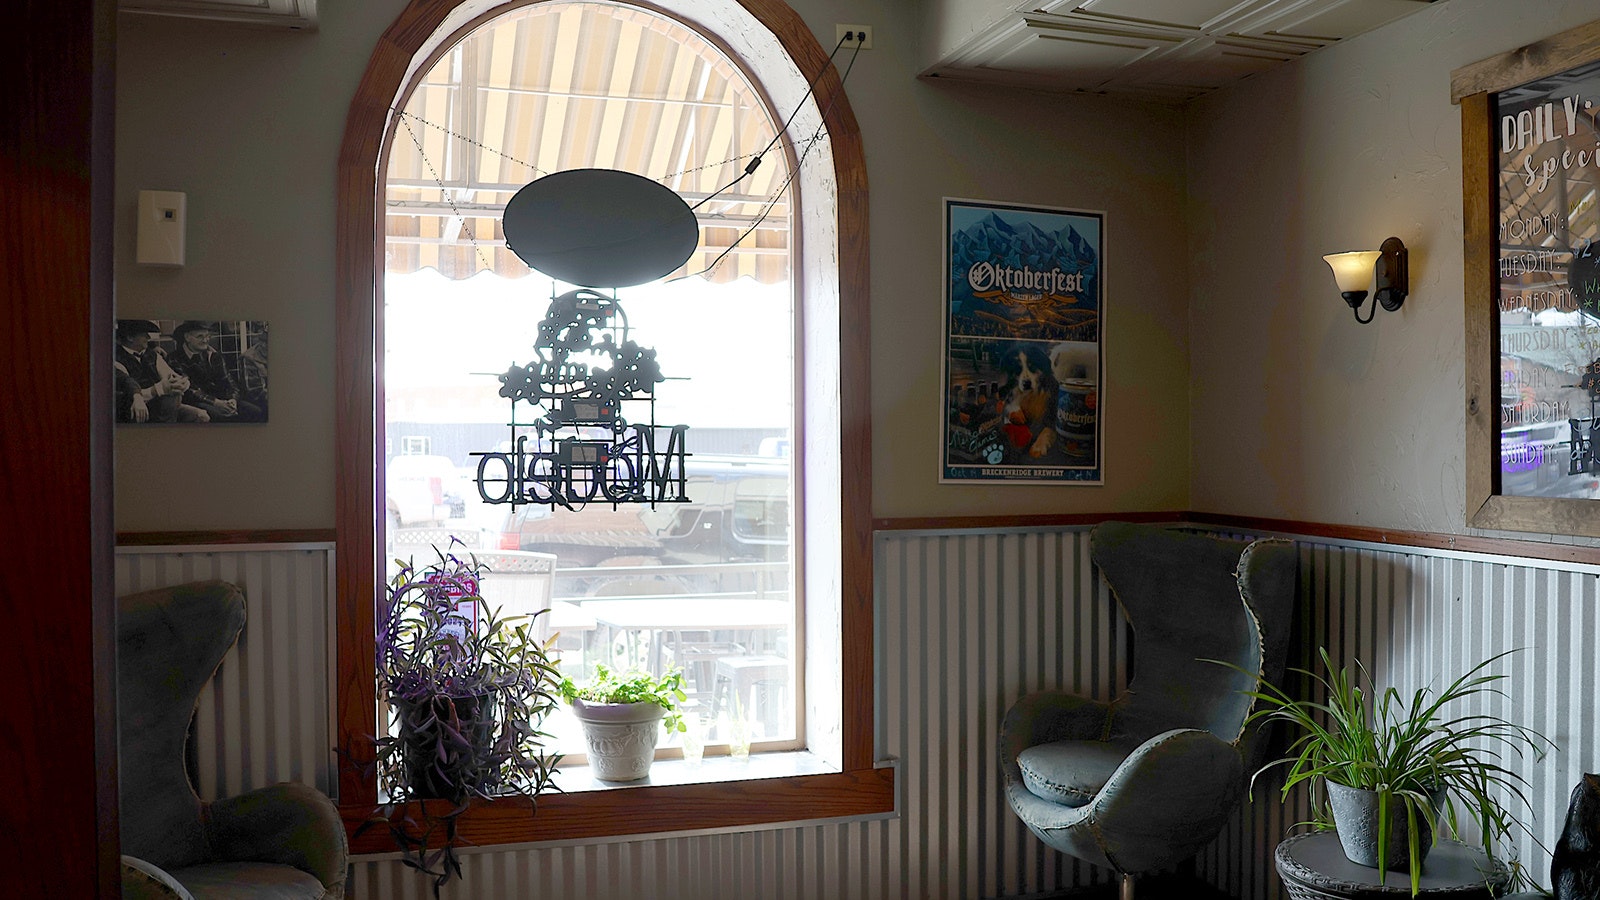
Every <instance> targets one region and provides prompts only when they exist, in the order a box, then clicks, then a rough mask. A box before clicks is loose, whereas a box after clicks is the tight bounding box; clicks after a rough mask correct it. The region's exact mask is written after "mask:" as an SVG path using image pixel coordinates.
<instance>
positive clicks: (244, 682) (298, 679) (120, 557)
mask: <svg viewBox="0 0 1600 900" xmlns="http://www.w3.org/2000/svg"><path fill="white" fill-rule="evenodd" d="M213 578H218V579H221V580H223V581H230V582H232V583H234V584H236V585H238V586H239V587H240V588H242V589H243V590H244V595H245V626H244V631H243V632H242V633H241V634H240V635H239V641H238V643H237V644H235V645H234V647H233V649H232V650H229V651H228V655H227V656H225V657H223V660H222V665H221V667H220V668H218V670H217V676H216V677H215V678H213V679H212V680H211V682H210V683H208V684H207V685H206V687H205V688H204V689H203V690H202V691H201V693H200V708H199V710H198V718H197V722H196V735H195V737H196V741H195V743H196V747H197V749H198V762H199V767H198V775H199V784H198V785H196V789H197V790H198V792H199V794H200V796H201V797H202V798H204V799H207V800H213V799H216V798H218V797H229V796H232V795H234V794H239V793H243V792H244V791H248V790H253V789H255V788H258V787H264V786H266V785H269V784H274V783H276V782H279V781H301V782H305V783H306V784H310V785H315V786H316V787H317V788H319V789H321V790H322V791H324V792H326V791H328V790H330V783H331V780H332V779H331V778H330V777H329V776H330V774H331V773H332V771H333V768H332V767H333V739H332V737H331V735H332V733H333V726H332V710H333V699H332V698H333V676H332V672H333V647H332V644H331V640H330V639H331V637H332V632H331V631H330V629H329V614H330V611H331V607H330V605H329V599H330V598H331V597H332V596H333V589H332V578H333V545H332V544H330V543H309V544H248V545H246V544H239V545H217V546H204V547H202V546H185V547H118V548H117V555H116V575H115V579H116V592H117V594H118V595H119V596H120V595H122V594H127V593H132V592H134V591H142V590H147V589H150V588H158V587H168V586H170V585H175V584H182V583H184V582H189V581H202V580H207V579H213Z"/></svg>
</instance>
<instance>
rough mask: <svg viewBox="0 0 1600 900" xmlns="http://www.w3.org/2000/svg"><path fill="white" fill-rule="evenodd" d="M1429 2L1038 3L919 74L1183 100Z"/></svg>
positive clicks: (1228, 0)
mask: <svg viewBox="0 0 1600 900" xmlns="http://www.w3.org/2000/svg"><path fill="white" fill-rule="evenodd" d="M941 2H945V3H959V2H963V0H941ZM1432 2H1434V0H1053V2H1052V0H1044V2H1035V3H1025V4H1022V5H1021V8H1019V9H1017V10H1016V12H1015V13H1014V14H1013V16H1011V17H1007V18H1005V19H1003V20H1001V21H999V22H996V23H995V24H994V25H991V26H990V27H989V28H987V29H985V30H983V31H982V32H981V33H979V34H976V35H974V36H973V37H972V38H971V39H969V40H967V41H966V42H965V43H963V44H962V45H961V46H959V47H956V48H955V49H953V50H951V51H950V52H949V53H947V54H946V55H945V56H944V58H943V59H941V60H939V61H938V62H936V63H935V64H934V65H932V66H930V67H929V68H928V69H927V70H925V71H924V72H923V74H924V75H929V76H932V75H938V76H946V77H953V78H976V79H980V80H983V81H989V82H998V83H1008V78H1009V79H1010V81H1009V83H1014V84H1018V85H1026V86H1029V87H1036V88H1044V89H1046V90H1061V91H1075V90H1093V91H1102V92H1118V93H1128V94H1133V95H1138V96H1144V97H1164V98H1173V97H1181V99H1189V98H1190V97H1194V96H1199V95H1200V94H1203V93H1205V92H1207V91H1209V90H1214V89H1216V88H1219V87H1222V86H1224V85H1227V84H1229V83H1231V82H1234V81H1238V80H1240V79H1243V78H1248V77H1249V76H1251V75H1254V74H1257V73H1259V72H1262V71H1265V70H1266V69H1269V68H1272V67H1273V66H1276V65H1280V64H1282V63H1283V62H1286V61H1288V60H1291V59H1294V58H1296V57H1299V56H1303V55H1305V54H1306V53H1310V52H1312V51H1315V50H1317V49H1319V48H1321V47H1323V46H1326V45H1327V44H1329V43H1332V42H1334V41H1337V40H1341V39H1344V38H1348V37H1353V36H1354V35H1357V34H1360V33H1362V32H1365V31H1370V30H1372V29H1373V28H1376V27H1378V26H1380V25H1384V24H1387V23H1389V22H1391V21H1394V20H1395V19H1398V18H1400V17H1402V16H1405V15H1407V14H1409V13H1413V12H1417V11H1418V10H1422V9H1426V8H1427V6H1428V4H1429V3H1432Z"/></svg>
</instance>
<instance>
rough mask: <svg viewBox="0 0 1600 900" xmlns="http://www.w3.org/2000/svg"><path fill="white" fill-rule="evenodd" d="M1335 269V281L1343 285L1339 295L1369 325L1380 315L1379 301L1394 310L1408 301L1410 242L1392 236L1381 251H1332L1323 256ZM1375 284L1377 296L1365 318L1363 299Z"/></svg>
mask: <svg viewBox="0 0 1600 900" xmlns="http://www.w3.org/2000/svg"><path fill="white" fill-rule="evenodd" d="M1323 260H1324V261H1326V262H1327V264H1328V268H1330V269H1332V270H1333V280H1334V281H1335V282H1337V283H1338V285H1339V295H1340V296H1342V297H1343V298H1344V302H1345V303H1347V304H1349V306H1350V310H1351V312H1354V313H1355V316H1356V321H1357V322H1360V323H1362V324H1363V325H1365V324H1366V323H1368V322H1371V321H1372V317H1373V316H1374V315H1376V314H1377V312H1378V306H1379V304H1382V305H1383V308H1384V309H1387V310H1389V311H1390V312H1393V311H1394V310H1397V309H1399V308H1400V305H1401V304H1402V303H1404V302H1405V299H1406V294H1407V292H1408V290H1409V277H1408V273H1407V264H1406V245H1405V244H1404V243H1402V242H1401V241H1400V239H1399V238H1396V237H1392V238H1389V239H1388V240H1386V241H1384V242H1383V246H1382V247H1381V248H1379V249H1377V250H1353V251H1351V252H1349V253H1330V254H1328V255H1327V256H1324V257H1323ZM1368 285H1372V286H1374V287H1375V290H1374V291H1373V293H1374V294H1375V295H1376V296H1375V297H1374V299H1373V302H1372V308H1371V309H1370V310H1369V311H1368V312H1367V317H1366V318H1364V319H1363V318H1362V317H1361V301H1363V300H1365V299H1367V287H1368Z"/></svg>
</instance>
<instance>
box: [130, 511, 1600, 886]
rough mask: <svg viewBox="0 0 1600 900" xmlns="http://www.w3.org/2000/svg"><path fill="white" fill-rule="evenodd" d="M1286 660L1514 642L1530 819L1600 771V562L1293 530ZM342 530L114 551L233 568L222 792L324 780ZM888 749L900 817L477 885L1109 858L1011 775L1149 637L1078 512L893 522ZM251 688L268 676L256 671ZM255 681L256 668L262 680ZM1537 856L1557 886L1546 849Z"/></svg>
mask: <svg viewBox="0 0 1600 900" xmlns="http://www.w3.org/2000/svg"><path fill="white" fill-rule="evenodd" d="M1299 548H1300V560H1301V602H1300V608H1301V614H1300V621H1299V626H1298V629H1297V632H1298V633H1297V636H1296V638H1295V645H1294V649H1293V651H1292V655H1293V657H1294V658H1293V661H1292V663H1293V664H1303V663H1304V662H1305V661H1306V660H1308V659H1311V658H1314V655H1315V651H1316V648H1317V647H1318V646H1321V645H1326V646H1327V647H1328V648H1329V650H1330V652H1331V653H1332V654H1333V656H1334V657H1335V658H1336V659H1351V658H1359V659H1361V660H1362V661H1363V662H1365V663H1366V664H1367V665H1368V666H1369V667H1371V669H1372V670H1373V674H1374V676H1375V677H1376V678H1377V679H1378V681H1379V683H1380V685H1386V684H1393V685H1395V686H1397V687H1399V688H1401V689H1402V690H1409V689H1411V688H1412V687H1414V686H1419V685H1422V684H1425V683H1433V684H1435V685H1436V686H1438V684H1439V682H1440V681H1442V680H1444V681H1447V680H1448V679H1449V678H1451V677H1454V676H1455V675H1457V674H1460V673H1461V672H1463V671H1465V670H1466V668H1468V667H1470V666H1471V665H1472V664H1474V663H1475V662H1477V661H1478V660H1481V659H1483V658H1486V657H1488V656H1491V655H1493V654H1495V653H1497V652H1499V651H1501V650H1505V649H1511V648H1516V647H1526V648H1529V649H1528V650H1526V651H1524V652H1521V653H1519V654H1516V655H1515V656H1513V657H1512V658H1510V659H1509V660H1508V661H1507V662H1506V663H1505V664H1504V665H1503V666H1502V668H1501V669H1500V670H1501V671H1504V672H1506V673H1508V674H1510V675H1511V676H1512V677H1511V678H1510V679H1509V680H1508V681H1507V682H1505V683H1503V685H1502V686H1503V687H1504V689H1505V691H1506V694H1507V696H1505V697H1504V698H1495V697H1485V698H1483V700H1484V702H1485V704H1486V706H1485V708H1488V709H1492V710H1494V711H1495V712H1497V713H1498V714H1500V715H1503V716H1505V717H1507V718H1510V719H1512V720H1514V721H1517V722H1519V723H1521V724H1523V725H1527V726H1529V727H1532V728H1535V729H1538V730H1539V731H1542V732H1543V733H1544V734H1546V735H1548V736H1549V737H1550V738H1551V739H1552V740H1554V741H1555V742H1556V743H1557V744H1558V745H1559V747H1560V750H1559V751H1558V752H1556V753H1552V754H1551V755H1550V756H1549V757H1548V758H1547V759H1545V760H1544V761H1543V762H1542V763H1540V764H1537V765H1535V764H1534V763H1532V762H1529V761H1520V762H1519V761H1513V762H1512V765H1513V766H1514V767H1515V768H1517V769H1518V771H1521V772H1523V773H1524V774H1525V775H1526V776H1527V778H1528V780H1529V782H1530V786H1529V791H1528V795H1529V797H1530V799H1531V800H1532V801H1533V804H1534V816H1533V819H1532V827H1533V828H1534V831H1535V833H1536V834H1537V835H1538V836H1539V839H1540V840H1541V841H1542V842H1543V843H1544V844H1545V845H1546V846H1554V837H1555V834H1556V829H1557V828H1558V827H1559V823H1560V821H1561V820H1562V818H1563V816H1564V814H1565V809H1566V800H1567V795H1568V793H1569V792H1570V791H1571V788H1572V785H1573V784H1575V783H1576V782H1577V780H1578V778H1579V777H1580V774H1581V773H1582V772H1583V771H1584V770H1586V769H1587V770H1589V771H1594V770H1597V769H1600V734H1597V729H1600V709H1597V706H1600V693H1597V692H1596V686H1597V684H1600V659H1597V656H1600V650H1597V647H1600V602H1597V596H1596V591H1597V583H1600V568H1597V567H1593V566H1573V565H1558V564H1554V563H1542V562H1536V561H1528V560H1515V559H1508V558H1500V557H1488V556H1483V555H1473V554H1465V553H1457V552H1453V551H1430V550H1410V549H1408V550H1404V551H1397V550H1396V549H1395V548H1393V547H1385V546H1379V545H1371V544H1349V543H1340V542H1330V541H1321V540H1301V541H1299ZM330 555H331V551H330V550H328V549H326V548H324V549H320V550H317V549H306V548H303V547H300V546H290V547H274V548H198V549H196V548H185V552H175V551H170V550H169V551H155V550H144V549H142V548H131V549H127V550H123V551H119V555H118V562H117V586H118V589H119V591H122V590H130V589H135V588H139V587H146V586H158V585H162V584H172V583H176V582H179V581H185V580H189V579H191V578H206V577H222V578H228V579H231V580H235V581H237V582H239V583H240V584H242V585H243V586H244V587H245V589H246V592H247V594H248V596H249V600H250V604H251V606H250V625H249V626H248V627H247V629H246V640H245V642H244V643H243V644H242V645H241V647H240V649H239V651H237V653H238V658H237V660H235V659H234V658H233V657H230V659H229V661H228V662H226V663H224V672H223V675H222V677H221V679H220V681H219V686H218V688H217V696H216V697H213V698H211V699H208V700H205V701H203V702H202V713H203V716H208V717H209V719H206V718H203V719H202V737H203V739H204V740H206V741H210V742H211V743H209V744H207V745H204V746H203V747H202V752H201V758H202V760H203V761H207V760H209V761H207V762H205V763H204V765H205V766H209V768H206V769H203V772H202V780H203V781H205V782H206V785H204V792H205V793H207V794H208V795H212V794H218V793H234V792H236V791H238V790H242V789H245V788H249V787H252V786H254V785H256V784H259V783H265V782H270V781H275V780H279V779H282V778H299V779H301V780H308V781H311V782H312V783H315V784H317V785H318V786H320V787H324V788H325V787H326V785H327V771H328V764H329V763H328V758H329V754H328V750H327V748H328V746H329V740H328V712H329V705H328V704H329V700H328V696H327V687H326V686H327V684H328V678H327V671H328V669H327V668H326V666H327V664H328V656H329V654H328V650H327V629H326V610H327V607H326V601H327V598H328V596H330V593H329V586H328V583H327V572H328V570H329V569H330V568H331V567H329V566H328V565H327V563H328V562H329V557H330ZM876 560H877V564H876V565H877V568H876V571H877V579H878V583H877V585H876V598H877V634H878V648H877V665H878V677H877V685H878V690H879V692H880V693H879V695H878V710H879V714H878V733H877V745H878V748H879V753H880V755H882V756H883V757H885V758H890V757H892V758H895V759H897V760H898V761H899V772H898V776H897V778H898V783H899V785H900V790H901V799H900V816H899V818H896V819H890V820H876V821H863V822H835V823H827V824H812V825H806V826H801V827H791V828H774V829H769V830H761V831H747V832H738V833H727V834H699V835H687V836H677V837H668V838H662V839H656V840H618V841H614V842H609V843H591V844H584V845H571V846H537V847H515V848H486V849H484V850H482V851H478V850H470V849H469V850H468V851H467V852H466V853H464V854H463V866H464V869H465V873H464V874H465V879H464V880H463V881H462V882H461V883H459V884H457V885H454V886H453V887H451V888H450V889H447V890H446V892H445V893H446V896H448V897H451V898H457V900H465V898H485V900H499V898H522V897H542V898H568V897H572V898H596V900H605V898H621V900H658V898H660V900H672V898H685V900H689V898H693V900H701V898H739V900H743V898H757V900H766V898H795V900H810V898H819V900H822V898H827V900H832V898H924V897H927V898H984V897H1021V896H1027V895H1036V894H1045V893H1049V892H1052V891H1057V890H1060V889H1062V888H1066V887H1070V886H1074V885H1085V884H1091V883H1097V882H1106V881H1109V880H1110V875H1109V873H1106V872H1103V871H1099V870H1095V869H1092V868H1089V867H1087V866H1083V865H1082V864H1080V863H1077V862H1075V861H1073V860H1071V859H1068V858H1065V857H1062V856H1061V855H1059V854H1057V853H1055V852H1054V851H1050V850H1046V849H1044V848H1043V846H1042V845H1041V844H1040V843H1039V842H1038V841H1037V840H1036V839H1034V838H1033V836H1032V835H1030V834H1029V833H1028V832H1027V831H1026V830H1025V829H1024V828H1023V827H1022V825H1021V823H1020V822H1019V821H1018V820H1017V819H1016V817H1014V816H1013V815H1011V813H1010V811H1009V810H1008V809H1007V807H1006V805H1005V801H1004V799H1003V797H1002V796H1001V793H1000V775H999V766H998V764H997V762H996V760H995V746H994V745H995V735H996V733H997V731H998V724H999V719H1000V717H1001V716H1002V715H1003V714H1004V712H1005V710H1006V708H1007V707H1008V706H1009V705H1010V704H1011V703H1012V702H1013V701H1014V700H1016V698H1017V697H1019V696H1021V695H1022V694H1023V693H1025V692H1027V691H1031V690H1035V689H1039V688H1045V687H1055V686H1064V687H1066V688H1068V689H1071V690H1076V691H1081V692H1084V693H1088V694H1091V695H1096V696H1110V695H1111V694H1114V693H1115V692H1117V691H1118V690H1120V689H1121V688H1122V687H1123V686H1124V685H1125V684H1126V681H1127V678H1128V674H1129V659H1128V651H1129V648H1130V645H1131V635H1130V633H1129V631H1128V628H1127V626H1126V624H1125V623H1124V622H1123V621H1122V620H1121V618H1120V616H1118V615H1116V614H1115V613H1114V611H1113V604H1112V601H1111V599H1110V598H1109V596H1108V595H1107V593H1106V591H1105V589H1104V587H1103V586H1102V585H1100V584H1099V583H1098V581H1097V579H1096V578H1095V577H1094V575H1093V573H1092V570H1091V569H1090V566H1089V564H1088V554H1087V540H1086V533H1085V532H1084V531H1083V530H1081V529H1056V530H1030V531H1023V530H985V531H976V532H959V533H958V532H949V531H944V532H884V533H880V534H879V535H878V536H877V539H876ZM256 686H259V687H256ZM247 688H248V689H247ZM1306 815H1307V811H1306V808H1305V800H1304V798H1293V799H1292V800H1291V802H1290V803H1289V804H1288V805H1287V806H1286V805H1285V804H1283V803H1282V802H1280V801H1279V800H1278V799H1277V795H1276V793H1275V792H1274V791H1273V790H1272V789H1271V786H1270V785H1259V786H1258V790H1257V792H1256V800H1255V802H1254V804H1253V805H1251V806H1250V807H1249V808H1248V809H1246V810H1244V811H1242V812H1241V814H1240V815H1239V816H1237V817H1236V818H1235V821H1234V822H1233V823H1232V824H1231V825H1230V826H1229V828H1228V829H1227V830H1226V831H1225V832H1224V834H1223V836H1222V838H1221V839H1219V840H1218V841H1217V843H1216V844H1215V845H1213V846H1212V847H1211V848H1209V849H1208V850H1206V851H1204V852H1203V853H1202V854H1201V857H1200V859H1199V861H1198V863H1197V871H1198V873H1199V874H1200V875H1201V876H1202V877H1204V878H1206V879H1208V880H1210V881H1211V882H1212V883H1214V884H1216V885H1218V886H1219V887H1221V888H1223V889H1224V890H1226V891H1227V892H1228V893H1229V894H1230V895H1232V896H1235V897H1238V898H1240V900H1278V898H1280V897H1281V896H1282V895H1281V892H1280V888H1279V885H1278V882H1277V878H1276V876H1275V875H1274V874H1273V871H1272V850H1273V848H1274V847H1275V846H1276V844H1277V842H1278V841H1279V840H1280V839H1281V838H1282V837H1283V835H1284V834H1285V833H1286V831H1288V829H1289V826H1290V825H1291V824H1292V823H1294V822H1298V821H1301V820H1303V819H1304V818H1305V817H1306ZM1518 850H1519V853H1520V855H1521V858H1522V860H1523V861H1524V862H1525V863H1526V865H1527V866H1528V868H1529V869H1530V870H1531V871H1532V872H1533V873H1534V874H1535V875H1536V876H1537V877H1538V879H1539V880H1540V881H1541V882H1547V881H1548V875H1547V872H1548V868H1549V859H1548V856H1546V855H1545V853H1544V851H1542V850H1540V849H1539V848H1538V846H1537V845H1536V844H1535V843H1534V842H1533V840H1532V839H1531V838H1524V839H1523V840H1521V841H1520V842H1519V848H1518ZM352 876H353V877H352V880H351V883H350V896H351V897H352V898H355V900H426V898H428V897H430V896H431V890H430V888H429V884H428V881H427V879H424V878H420V877H418V876H417V875H416V874H415V873H413V872H411V871H409V870H407V869H405V868H403V867H402V866H401V865H400V864H399V862H398V861H396V860H394V859H392V858H387V857H369V858H361V859H357V860H356V861H355V862H354V863H353V871H352Z"/></svg>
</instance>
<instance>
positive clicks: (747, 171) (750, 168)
mask: <svg viewBox="0 0 1600 900" xmlns="http://www.w3.org/2000/svg"><path fill="white" fill-rule="evenodd" d="M844 40H845V39H844V37H840V38H839V43H837V44H834V45H833V52H832V53H829V54H828V65H826V66H823V67H822V69H821V70H820V71H819V72H817V75H816V77H815V78H812V79H811V83H810V84H808V85H806V92H805V93H804V94H803V95H801V97H800V102H799V103H796V104H795V105H794V112H791V113H789V118H787V119H785V120H784V121H783V127H781V128H779V129H778V130H777V131H775V132H773V135H772V140H770V141H768V142H767V145H766V146H765V147H762V148H761V150H760V151H759V152H757V153H756V155H755V157H754V158H752V159H751V160H750V162H749V163H747V164H746V165H745V167H744V171H743V172H740V173H739V174H738V176H736V177H735V178H734V179H733V180H732V181H730V182H728V183H727V184H725V185H723V186H722V187H719V188H717V189H716V190H715V191H713V192H712V193H711V194H710V195H709V196H707V197H706V198H705V199H703V200H701V201H700V202H699V203H696V204H695V205H693V206H691V207H689V211H690V212H694V211H695V210H697V209H699V208H700V207H702V206H704V205H705V204H706V203H707V202H709V201H710V200H711V198H712V197H715V196H717V195H718V194H721V193H722V192H724V191H726V190H728V189H729V188H731V187H733V186H734V185H736V184H738V183H739V182H741V181H743V180H745V179H746V178H748V177H750V175H751V174H753V173H754V172H755V170H756V168H757V167H758V166H760V165H761V159H762V157H764V156H766V155H767V151H768V150H771V149H772V148H773V147H775V146H777V144H778V139H779V138H781V137H783V136H784V135H785V134H787V133H788V132H789V125H790V123H792V122H794V117H795V116H797V115H799V114H800V110H801V109H802V108H803V107H804V106H805V105H806V99H807V98H809V97H810V96H811V95H812V93H813V92H814V91H816V89H817V82H819V81H821V80H822V76H823V75H825V74H827V71H828V66H831V65H833V57H834V56H835V55H837V54H838V52H839V48H840V47H843V46H844ZM860 52H861V42H860V41H857V42H856V53H858V54H859V53H860ZM855 63H856V58H855V56H851V57H850V65H851V66H853V65H855ZM849 70H850V66H846V67H845V71H846V72H847V73H848V72H849ZM839 82H840V83H841V84H843V83H844V79H843V78H840V79H839Z"/></svg>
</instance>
